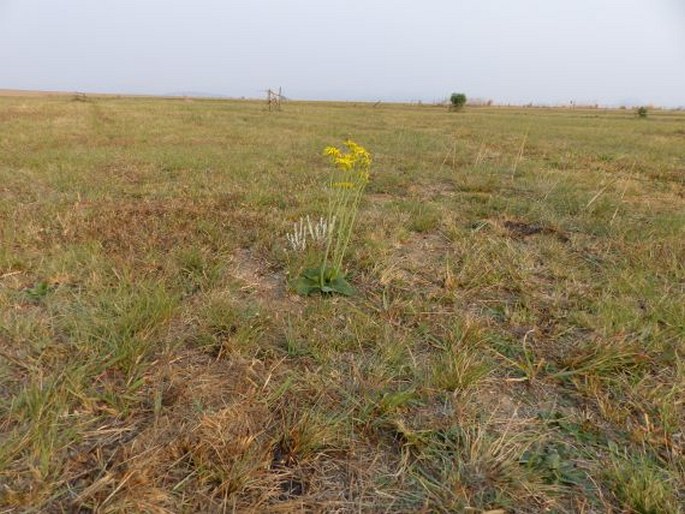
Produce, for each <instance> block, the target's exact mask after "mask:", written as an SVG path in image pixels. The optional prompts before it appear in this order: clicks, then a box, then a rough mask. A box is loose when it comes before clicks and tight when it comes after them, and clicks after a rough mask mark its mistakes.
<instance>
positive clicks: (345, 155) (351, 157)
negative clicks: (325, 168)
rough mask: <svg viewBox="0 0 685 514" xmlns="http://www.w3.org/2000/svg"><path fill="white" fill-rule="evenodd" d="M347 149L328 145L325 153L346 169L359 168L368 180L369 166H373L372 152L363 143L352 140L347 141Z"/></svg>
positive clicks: (338, 165) (336, 164)
mask: <svg viewBox="0 0 685 514" xmlns="http://www.w3.org/2000/svg"><path fill="white" fill-rule="evenodd" d="M345 146H346V147H347V151H346V152H343V151H341V150H340V149H339V148H336V147H335V146H327V147H326V148H325V149H324V151H323V153H324V155H327V156H328V157H330V158H331V161H332V162H333V164H334V165H335V166H336V167H337V168H339V169H341V170H345V171H350V170H357V171H359V172H360V174H361V175H362V176H363V177H364V179H366V180H368V178H369V177H368V175H369V168H370V167H371V154H369V152H368V151H367V150H366V148H364V147H363V146H361V145H358V144H357V143H355V142H354V141H352V140H349V139H348V140H347V141H345Z"/></svg>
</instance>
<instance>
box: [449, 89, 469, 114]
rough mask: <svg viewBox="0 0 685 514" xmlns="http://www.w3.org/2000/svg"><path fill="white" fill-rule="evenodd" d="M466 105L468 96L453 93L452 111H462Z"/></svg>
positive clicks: (451, 100) (451, 99)
mask: <svg viewBox="0 0 685 514" xmlns="http://www.w3.org/2000/svg"><path fill="white" fill-rule="evenodd" d="M465 105H466V95H465V94H464V93H452V96H450V110H451V111H460V110H462V109H463V108H464V106H465Z"/></svg>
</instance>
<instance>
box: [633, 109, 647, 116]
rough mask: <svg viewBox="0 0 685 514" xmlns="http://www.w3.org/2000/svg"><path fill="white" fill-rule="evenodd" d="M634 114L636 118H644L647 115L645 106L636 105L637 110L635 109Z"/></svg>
mask: <svg viewBox="0 0 685 514" xmlns="http://www.w3.org/2000/svg"><path fill="white" fill-rule="evenodd" d="M635 114H637V117H638V118H646V117H647V107H645V106H642V107H638V108H637V110H636V111H635Z"/></svg>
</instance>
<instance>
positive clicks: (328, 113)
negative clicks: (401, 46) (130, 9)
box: [0, 95, 685, 513]
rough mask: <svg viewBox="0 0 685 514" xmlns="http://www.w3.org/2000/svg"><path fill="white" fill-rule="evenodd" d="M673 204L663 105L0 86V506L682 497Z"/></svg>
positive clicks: (334, 508)
mask: <svg viewBox="0 0 685 514" xmlns="http://www.w3.org/2000/svg"><path fill="white" fill-rule="evenodd" d="M347 137H351V138H352V139H354V140H355V141H357V142H358V143H360V144H362V145H364V146H365V147H366V148H367V149H368V150H369V151H370V152H371V153H372V154H373V159H374V161H373V167H372V177H371V182H370V184H369V187H368V188H367V192H366V194H365V196H364V198H363V200H362V203H361V207H360V212H359V216H358V218H357V225H356V229H355V232H354V235H353V239H352V243H351V245H350V248H349V251H348V254H347V257H346V264H345V265H346V269H347V271H348V277H349V279H350V281H351V283H352V284H353V286H354V287H355V288H356V289H357V294H356V295H355V296H352V297H349V298H348V297H340V296H336V297H322V296H311V297H306V298H305V297H300V296H298V295H296V294H294V293H293V292H292V290H291V289H290V288H289V287H288V283H289V281H290V280H291V279H292V278H293V277H295V276H297V274H298V273H299V271H300V270H301V269H302V267H303V266H306V265H307V264H308V263H310V260H311V259H312V258H313V256H314V254H313V252H311V251H310V252H309V253H296V252H293V251H290V250H289V249H288V245H287V241H286V233H287V232H288V231H290V230H292V227H293V224H294V223H296V222H297V221H298V220H299V219H300V217H301V216H306V215H308V214H309V215H310V216H313V217H316V218H318V216H319V215H321V214H323V213H324V211H325V209H326V205H327V203H326V187H325V184H326V180H327V177H328V173H329V168H328V163H327V161H326V159H325V158H324V157H323V156H322V150H323V148H324V147H325V146H326V145H339V144H340V143H342V141H343V140H344V139H345V138H347ZM684 195H685V113H684V112H668V111H659V110H651V111H650V112H649V115H648V117H647V118H646V119H638V118H637V117H635V116H634V114H633V113H632V112H631V111H629V110H580V109H576V110H570V109H565V110H562V109H559V110H553V109H513V108H494V107H492V108H487V107H482V108H467V109H466V110H465V111H464V112H460V113H449V112H447V110H446V109H444V108H438V107H433V106H418V105H413V106H410V105H389V104H387V105H386V104H380V105H377V106H373V105H371V104H352V103H349V104H342V103H341V104H333V103H304V102H303V103H299V102H290V103H287V104H285V105H284V108H283V110H282V111H281V112H268V111H267V110H266V109H265V105H264V104H263V103H260V102H249V101H228V100H226V101H224V100H182V99H153V98H117V97H90V96H89V97H73V98H72V97H71V96H68V95H67V96H46V97H40V96H25V97H23V96H20V95H15V96H11V97H10V96H8V97H0V236H1V238H2V239H1V246H0V441H1V444H0V512H152V513H155V512H158V513H162V512H188V513H191V512H227V511H235V512H292V511H307V512H485V511H490V512H497V513H504V512H512V513H517V512H530V513H539V512H587V513H589V512H640V513H676V512H682V505H683V503H684V502H685V458H684V457H683V453H684V451H685V431H684V429H683V427H684V426H685V404H684V401H685V363H684V362H683V356H684V355H685V268H684V265H685V196H684Z"/></svg>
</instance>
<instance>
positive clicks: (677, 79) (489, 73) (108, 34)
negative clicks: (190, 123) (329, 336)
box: [0, 0, 685, 106]
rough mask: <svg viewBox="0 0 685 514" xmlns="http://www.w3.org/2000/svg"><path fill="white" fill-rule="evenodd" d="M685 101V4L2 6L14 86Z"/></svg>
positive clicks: (2, 34) (554, 0)
mask: <svg viewBox="0 0 685 514" xmlns="http://www.w3.org/2000/svg"><path fill="white" fill-rule="evenodd" d="M278 86H282V87H283V92H284V94H285V95H286V96H288V97H290V98H297V99H322V100H327V99H340V100H388V101H410V100H424V101H433V100H439V99H443V98H445V97H447V96H449V94H450V93H451V92H453V91H458V92H464V93H466V94H467V96H469V97H479V98H484V99H493V100H495V101H496V102H504V103H528V102H534V103H564V104H566V103H568V102H569V101H570V100H571V99H574V100H576V101H577V102H590V103H595V102H597V103H600V104H610V105H617V104H621V103H629V104H641V103H654V104H659V105H665V106H683V105H685V0H574V1H569V0H422V1H417V0H413V1H405V0H346V1H343V0H337V1H326V0H244V1H233V2H231V1H228V0H193V1H191V0H0V88H9V89H47V90H63V91H86V92H115V93H149V94H166V93H184V92H202V93H211V94H218V95H227V96H236V97H238V96H247V97H261V96H263V90H265V89H266V88H269V87H272V88H275V87H278Z"/></svg>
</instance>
